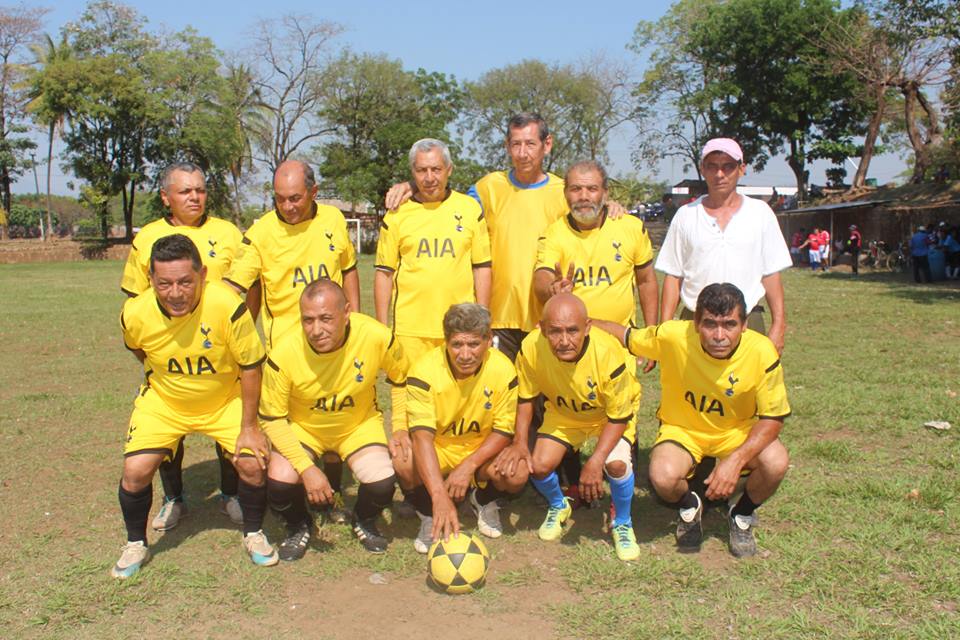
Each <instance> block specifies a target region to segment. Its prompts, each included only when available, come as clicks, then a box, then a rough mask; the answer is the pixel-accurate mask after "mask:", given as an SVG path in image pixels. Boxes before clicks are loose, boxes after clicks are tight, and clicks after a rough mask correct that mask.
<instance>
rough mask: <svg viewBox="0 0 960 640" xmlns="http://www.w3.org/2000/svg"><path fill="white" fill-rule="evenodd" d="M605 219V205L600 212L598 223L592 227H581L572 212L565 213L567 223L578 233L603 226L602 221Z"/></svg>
mask: <svg viewBox="0 0 960 640" xmlns="http://www.w3.org/2000/svg"><path fill="white" fill-rule="evenodd" d="M606 221H607V207H606V206H604V207H603V213H601V214H600V224H598V225H597V226H595V227H594V228H593V229H581V228H580V225H578V224H577V219H576V218H574V217H573V214H572V213H567V223H569V224H570V226H571V227H572V228H573V230H574V231H577V232H579V233H587V232H588V231H596V230H598V229H599V228H600V227H602V226H603V223H604V222H606Z"/></svg>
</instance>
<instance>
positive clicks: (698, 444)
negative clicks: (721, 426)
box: [653, 424, 750, 465]
mask: <svg viewBox="0 0 960 640" xmlns="http://www.w3.org/2000/svg"><path fill="white" fill-rule="evenodd" d="M749 435H750V430H749V429H731V430H729V431H722V432H719V433H706V432H703V431H690V430H689V429H684V428H683V427H677V426H674V425H670V424H661V425H660V430H659V431H658V432H657V440H656V442H654V443H653V446H657V445H658V444H660V443H661V442H672V443H673V444H675V445H678V446H680V447H682V448H683V449H685V450H686V451H687V453H689V454H690V457H692V458H693V463H694V465H698V464H700V461H701V460H703V459H704V457H707V456H710V457H712V458H718V459H721V460H722V459H723V458H726V457H727V456H729V455H730V454H731V453H733V450H734V449H736V448H737V447H739V446H740V445H742V444H743V443H744V442H745V441H746V440H747V436H749Z"/></svg>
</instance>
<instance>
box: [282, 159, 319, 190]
mask: <svg viewBox="0 0 960 640" xmlns="http://www.w3.org/2000/svg"><path fill="white" fill-rule="evenodd" d="M287 163H290V164H295V165H297V166H299V167H300V168H301V169H302V170H303V184H304V186H305V187H306V188H307V191H310V189H313V187H314V185H316V184H317V176H316V174H314V173H313V167H311V166H310V163H309V162H304V161H303V160H284V161H283V162H282V163H281V165H283V164H287ZM279 170H280V167H279V166H278V167H277V171H279ZM274 174H276V172H274Z"/></svg>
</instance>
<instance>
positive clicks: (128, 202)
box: [123, 180, 137, 242]
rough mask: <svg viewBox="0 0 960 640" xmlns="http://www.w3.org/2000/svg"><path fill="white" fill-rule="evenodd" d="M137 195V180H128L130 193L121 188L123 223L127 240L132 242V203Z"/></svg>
mask: <svg viewBox="0 0 960 640" xmlns="http://www.w3.org/2000/svg"><path fill="white" fill-rule="evenodd" d="M136 197H137V181H136V180H131V181H130V195H129V196H128V195H127V190H126V189H124V190H123V224H124V226H125V227H126V239H127V242H133V203H134V200H135V199H136Z"/></svg>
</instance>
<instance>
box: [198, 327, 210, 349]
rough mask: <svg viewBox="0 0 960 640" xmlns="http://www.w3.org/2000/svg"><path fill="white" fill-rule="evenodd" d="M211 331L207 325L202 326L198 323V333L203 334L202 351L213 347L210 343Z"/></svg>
mask: <svg viewBox="0 0 960 640" xmlns="http://www.w3.org/2000/svg"><path fill="white" fill-rule="evenodd" d="M211 329H212V327H208V326H207V325H205V324H203V323H202V322H201V323H200V333H202V334H203V348H204V349H210V348H212V347H213V343H212V342H210V330H211Z"/></svg>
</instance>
